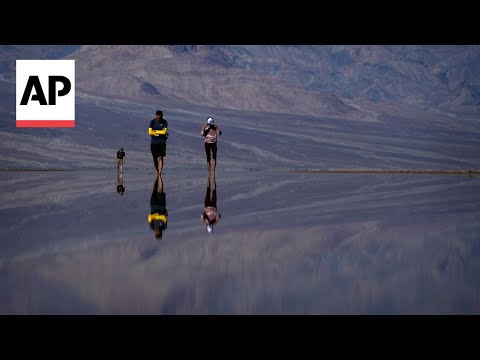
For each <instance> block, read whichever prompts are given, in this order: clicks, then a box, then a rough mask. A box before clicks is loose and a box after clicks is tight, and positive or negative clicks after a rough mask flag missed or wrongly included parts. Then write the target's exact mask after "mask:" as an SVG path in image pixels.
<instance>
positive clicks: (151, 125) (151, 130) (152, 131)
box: [148, 121, 157, 136]
mask: <svg viewBox="0 0 480 360" xmlns="http://www.w3.org/2000/svg"><path fill="white" fill-rule="evenodd" d="M153 124H154V123H153V121H150V125H149V126H148V135H151V136H157V133H156V130H153Z"/></svg>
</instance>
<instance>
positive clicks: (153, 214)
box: [148, 175, 168, 240]
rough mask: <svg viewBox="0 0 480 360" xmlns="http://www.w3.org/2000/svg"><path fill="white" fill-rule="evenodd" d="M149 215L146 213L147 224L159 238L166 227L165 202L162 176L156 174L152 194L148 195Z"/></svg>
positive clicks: (166, 212)
mask: <svg viewBox="0 0 480 360" xmlns="http://www.w3.org/2000/svg"><path fill="white" fill-rule="evenodd" d="M150 207H151V211H150V215H148V224H149V225H150V228H151V229H152V230H153V231H154V232H155V238H157V239H159V240H160V239H161V238H162V235H163V231H164V230H165V229H166V228H167V218H168V211H167V202H166V196H165V193H164V192H163V179H162V176H161V175H160V176H157V179H156V180H155V183H154V184H153V191H152V196H151V197H150Z"/></svg>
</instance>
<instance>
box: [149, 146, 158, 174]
mask: <svg viewBox="0 0 480 360" xmlns="http://www.w3.org/2000/svg"><path fill="white" fill-rule="evenodd" d="M150 151H151V152H152V157H153V165H154V166H155V170H157V175H158V159H157V149H156V147H155V144H151V145H150Z"/></svg>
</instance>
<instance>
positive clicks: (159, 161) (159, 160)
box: [157, 156, 163, 175]
mask: <svg viewBox="0 0 480 360" xmlns="http://www.w3.org/2000/svg"><path fill="white" fill-rule="evenodd" d="M162 170H163V156H159V157H158V158H157V173H159V174H160V175H162Z"/></svg>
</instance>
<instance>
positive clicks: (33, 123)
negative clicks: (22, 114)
mask: <svg viewBox="0 0 480 360" xmlns="http://www.w3.org/2000/svg"><path fill="white" fill-rule="evenodd" d="M18 127H21V128H39V127H43V128H73V127H75V120H17V128H18Z"/></svg>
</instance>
